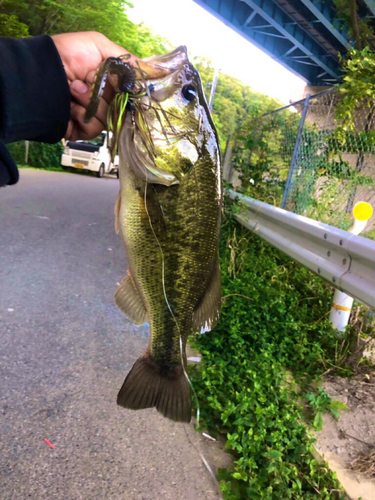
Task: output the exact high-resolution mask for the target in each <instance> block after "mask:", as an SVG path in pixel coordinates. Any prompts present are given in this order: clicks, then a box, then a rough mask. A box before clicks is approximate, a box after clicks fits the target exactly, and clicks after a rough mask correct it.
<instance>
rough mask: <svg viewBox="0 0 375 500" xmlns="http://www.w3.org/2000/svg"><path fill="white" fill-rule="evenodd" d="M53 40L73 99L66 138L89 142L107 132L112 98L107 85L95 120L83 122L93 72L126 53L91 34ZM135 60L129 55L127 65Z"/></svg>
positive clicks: (60, 36)
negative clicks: (108, 59) (105, 130)
mask: <svg viewBox="0 0 375 500" xmlns="http://www.w3.org/2000/svg"><path fill="white" fill-rule="evenodd" d="M52 39H53V41H54V43H55V45H56V48H57V50H58V52H59V54H60V57H61V60H62V62H63V65H64V69H65V72H66V76H67V78H68V82H69V86H70V92H71V95H72V101H71V104H70V120H69V124H68V128H67V131H66V134H65V138H66V139H68V140H71V141H76V140H78V139H92V138H94V137H96V136H97V135H98V134H99V133H100V132H101V131H102V130H103V129H105V128H106V126H107V112H108V107H109V105H110V103H111V101H112V99H113V97H114V95H115V92H114V90H113V88H112V87H111V85H110V84H109V83H108V82H107V84H106V86H105V88H104V92H103V95H102V97H101V98H100V103H99V107H98V110H97V113H96V115H95V117H94V118H92V119H91V120H90V122H89V123H85V122H84V115H85V112H86V108H87V106H88V104H89V101H90V94H91V85H92V83H93V82H94V78H95V73H96V70H97V69H98V67H99V66H100V64H101V63H102V62H103V61H105V60H106V59H107V58H108V57H119V56H121V55H124V54H128V53H129V52H128V51H127V50H125V49H123V48H122V47H120V46H119V45H117V44H115V43H113V42H111V41H110V40H109V39H108V38H107V37H105V36H104V35H102V34H101V33H97V32H94V31H88V32H81V33H64V34H61V35H54V36H53V37H52ZM136 60H137V58H136V57H135V56H133V55H131V58H130V59H129V62H130V63H131V64H132V63H133V64H134V62H135V61H136ZM73 98H74V99H73Z"/></svg>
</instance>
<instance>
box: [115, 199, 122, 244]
mask: <svg viewBox="0 0 375 500" xmlns="http://www.w3.org/2000/svg"><path fill="white" fill-rule="evenodd" d="M120 208H121V191H119V193H118V195H117V200H116V203H115V231H116V234H118V233H119V232H120Z"/></svg>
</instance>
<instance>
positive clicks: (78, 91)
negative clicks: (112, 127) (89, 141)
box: [70, 80, 108, 127]
mask: <svg viewBox="0 0 375 500" xmlns="http://www.w3.org/2000/svg"><path fill="white" fill-rule="evenodd" d="M70 92H71V94H72V96H73V97H74V98H75V100H76V101H77V102H78V104H80V105H81V106H83V107H84V108H85V109H86V108H87V107H88V105H89V103H90V98H91V89H90V87H88V86H87V85H86V84H85V83H83V82H82V81H81V80H75V81H74V82H72V84H71V85H70ZM107 114H108V104H107V102H106V101H105V99H104V98H100V99H99V106H98V109H97V111H96V113H95V117H96V118H97V119H98V120H99V121H101V122H102V125H103V127H106V126H107Z"/></svg>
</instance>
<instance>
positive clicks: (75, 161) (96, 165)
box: [61, 132, 119, 177]
mask: <svg viewBox="0 0 375 500" xmlns="http://www.w3.org/2000/svg"><path fill="white" fill-rule="evenodd" d="M118 164H119V158H118V156H116V157H115V162H114V163H112V162H111V155H110V154H109V149H108V138H107V133H106V132H102V133H101V134H100V135H98V137H95V139H91V140H90V141H76V142H72V141H67V142H66V144H65V147H64V153H63V155H62V157H61V165H62V167H63V168H67V167H70V168H79V169H80V170H91V171H92V172H96V173H97V176H98V177H103V175H104V174H116V175H117V177H118Z"/></svg>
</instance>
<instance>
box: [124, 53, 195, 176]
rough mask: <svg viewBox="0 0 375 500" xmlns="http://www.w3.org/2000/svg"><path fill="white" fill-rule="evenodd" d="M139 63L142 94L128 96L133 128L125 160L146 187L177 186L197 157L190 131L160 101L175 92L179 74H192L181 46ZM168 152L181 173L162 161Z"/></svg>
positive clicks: (175, 167)
mask: <svg viewBox="0 0 375 500" xmlns="http://www.w3.org/2000/svg"><path fill="white" fill-rule="evenodd" d="M142 62H143V63H144V64H143V65H142V64H140V67H142V72H141V73H140V74H141V77H140V79H139V80H138V84H139V85H140V86H141V88H142V90H141V91H139V92H138V94H137V95H129V101H130V106H131V108H132V117H133V126H134V133H133V134H132V138H133V140H132V142H130V141H129V140H127V141H126V144H127V147H126V149H127V153H128V156H130V157H131V158H132V160H133V161H131V162H129V164H130V166H131V168H132V170H133V172H134V173H135V174H136V175H137V176H141V177H143V178H145V179H146V180H147V181H148V182H150V183H155V184H163V185H165V186H170V185H173V184H178V183H179V182H180V180H181V178H182V177H183V176H184V175H185V174H186V173H187V172H189V171H190V169H191V167H192V166H193V165H194V163H195V161H196V160H197V157H198V153H197V152H196V150H195V148H194V146H193V145H192V142H193V141H192V139H191V136H192V133H193V132H194V130H189V127H187V126H186V125H184V126H183V130H182V129H181V124H182V123H183V117H182V116H177V115H176V113H175V112H174V110H171V109H168V108H166V107H165V106H163V101H165V100H166V99H168V98H169V97H171V96H172V95H173V94H174V93H175V92H176V91H177V90H178V88H179V85H181V78H184V77H183V76H182V75H183V74H185V73H186V74H190V73H192V72H195V71H196V70H195V69H194V68H193V66H192V65H191V64H190V62H189V59H188V55H187V49H186V47H185V46H180V47H178V48H177V49H175V50H173V51H172V52H170V53H169V54H164V55H158V56H152V57H150V58H147V59H144V60H143V61H142ZM168 148H169V150H170V151H171V148H172V149H174V153H175V154H177V155H181V156H180V159H181V160H182V161H181V162H180V163H181V164H183V165H184V167H183V168H182V169H179V168H178V167H177V165H175V166H174V167H173V166H172V165H171V164H170V163H168V162H166V161H165V158H166V157H167V156H168V153H167V149H168ZM162 150H163V152H162ZM164 152H165V154H164ZM187 157H188V158H187ZM180 170H181V171H180Z"/></svg>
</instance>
